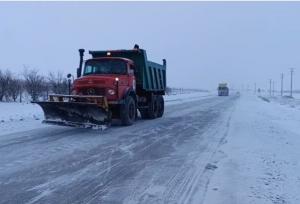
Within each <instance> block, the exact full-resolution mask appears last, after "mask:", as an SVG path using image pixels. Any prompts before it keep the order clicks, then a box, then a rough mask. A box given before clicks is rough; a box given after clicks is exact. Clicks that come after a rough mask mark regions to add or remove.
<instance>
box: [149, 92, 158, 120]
mask: <svg viewBox="0 0 300 204" xmlns="http://www.w3.org/2000/svg"><path fill="white" fill-rule="evenodd" d="M148 114H149V119H154V118H157V116H158V100H157V97H156V96H153V98H152V100H151V102H150V104H149V108H148Z"/></svg>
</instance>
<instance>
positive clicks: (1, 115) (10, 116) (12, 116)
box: [0, 102, 42, 122]
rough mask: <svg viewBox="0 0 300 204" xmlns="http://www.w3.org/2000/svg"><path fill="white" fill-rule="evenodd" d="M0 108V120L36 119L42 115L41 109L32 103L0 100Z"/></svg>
mask: <svg viewBox="0 0 300 204" xmlns="http://www.w3.org/2000/svg"><path fill="white" fill-rule="evenodd" d="M0 110H1V112H0V122H8V121H22V120H26V119H38V118H41V116H42V112H41V111H42V109H41V108H40V107H39V106H38V105H36V104H32V103H16V102H11V103H6V102H2V103H0Z"/></svg>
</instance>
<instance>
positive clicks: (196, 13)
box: [0, 2, 300, 89]
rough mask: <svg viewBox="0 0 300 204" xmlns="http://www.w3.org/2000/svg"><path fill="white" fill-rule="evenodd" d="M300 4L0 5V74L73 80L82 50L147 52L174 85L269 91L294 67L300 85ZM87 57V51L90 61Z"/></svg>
mask: <svg viewBox="0 0 300 204" xmlns="http://www.w3.org/2000/svg"><path fill="white" fill-rule="evenodd" d="M299 9H300V4H299V2H286V3H283V2H164V3H162V2H22V3H20V2H10V3H9V2H1V3H0V45H1V49H0V56H1V60H0V69H2V70H3V69H10V70H12V71H13V72H15V73H18V72H22V70H23V65H27V66H29V67H31V68H36V69H39V70H40V72H41V73H44V74H47V73H48V72H49V71H57V70H62V71H63V72H64V73H65V74H66V73H69V72H71V73H73V74H74V75H75V72H76V70H75V69H76V68H77V66H78V61H79V57H78V48H85V49H86V50H105V49H131V48H132V47H133V46H134V44H135V43H137V44H139V45H140V47H141V48H143V49H146V50H147V54H148V59H149V60H151V61H155V62H158V63H162V61H161V60H162V58H166V59H167V62H168V67H167V79H168V85H169V86H171V87H184V88H199V89H215V88H216V87H217V85H218V83H219V82H228V83H229V86H231V87H234V88H241V87H249V88H253V86H254V83H256V84H257V87H258V88H259V87H260V88H263V89H267V88H268V80H269V79H273V80H275V86H276V88H277V89H279V83H280V74H281V73H284V74H285V81H284V83H285V89H289V85H288V83H289V77H290V76H289V68H291V67H293V68H295V80H294V81H295V82H294V87H295V88H296V89H299V88H300V74H299V73H300V69H298V68H299V67H300V57H299V50H300V41H299V36H300V27H299V19H300V12H299ZM85 57H88V53H87V52H86V56H85Z"/></svg>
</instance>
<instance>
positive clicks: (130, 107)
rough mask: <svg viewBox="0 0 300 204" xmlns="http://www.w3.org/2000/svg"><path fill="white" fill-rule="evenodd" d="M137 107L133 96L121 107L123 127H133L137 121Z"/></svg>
mask: <svg viewBox="0 0 300 204" xmlns="http://www.w3.org/2000/svg"><path fill="white" fill-rule="evenodd" d="M135 116H136V106H135V101H134V99H133V98H132V97H131V96H128V97H127V98H126V99H125V104H123V105H121V110H120V118H121V122H122V125H126V126H127V125H132V124H133V123H134V121H135Z"/></svg>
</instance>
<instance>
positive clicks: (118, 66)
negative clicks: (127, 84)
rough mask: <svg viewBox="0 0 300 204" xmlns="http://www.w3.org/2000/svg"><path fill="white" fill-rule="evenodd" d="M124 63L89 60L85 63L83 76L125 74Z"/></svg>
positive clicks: (125, 67)
mask: <svg viewBox="0 0 300 204" xmlns="http://www.w3.org/2000/svg"><path fill="white" fill-rule="evenodd" d="M126 72H127V66H126V63H125V62H123V61H120V60H90V61H87V62H86V63H85V67H84V72H83V74H84V75H89V74H126Z"/></svg>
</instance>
